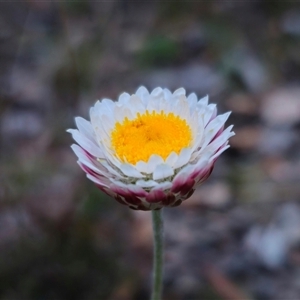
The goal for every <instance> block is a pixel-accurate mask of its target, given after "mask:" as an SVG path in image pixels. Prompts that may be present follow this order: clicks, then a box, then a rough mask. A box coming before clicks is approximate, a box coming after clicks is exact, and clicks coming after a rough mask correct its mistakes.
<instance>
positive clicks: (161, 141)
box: [111, 111, 192, 165]
mask: <svg viewBox="0 0 300 300" xmlns="http://www.w3.org/2000/svg"><path fill="white" fill-rule="evenodd" d="M191 141H192V131H191V128H190V126H189V125H188V124H187V122H186V121H185V120H184V119H181V118H180V117H179V116H177V115H174V114H173V113H168V114H166V113H164V112H163V111H161V112H160V113H157V112H155V111H152V112H151V113H149V112H148V111H146V113H144V114H142V115H141V114H140V113H138V114H137V117H136V118H135V119H133V120H128V118H127V117H126V118H125V119H124V120H123V121H122V123H120V122H118V123H116V125H115V127H114V129H113V130H112V132H111V145H112V147H113V150H114V151H115V153H116V155H117V156H118V157H119V159H120V160H122V161H123V162H126V161H127V162H129V163H131V164H134V165H135V164H136V163H137V162H138V161H140V160H142V161H145V162H147V161H148V160H149V158H150V156H151V155H152V154H157V155H159V156H161V157H162V158H163V159H166V158H167V157H168V156H169V154H170V153H171V152H172V151H174V152H175V153H177V154H179V153H180V151H181V149H182V148H185V147H189V146H190V143H191Z"/></svg>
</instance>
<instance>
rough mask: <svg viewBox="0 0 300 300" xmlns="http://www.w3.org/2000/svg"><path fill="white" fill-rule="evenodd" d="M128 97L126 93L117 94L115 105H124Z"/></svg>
mask: <svg viewBox="0 0 300 300" xmlns="http://www.w3.org/2000/svg"><path fill="white" fill-rule="evenodd" d="M129 99H130V95H129V94H128V93H122V94H121V95H120V96H119V99H118V102H117V105H120V106H121V105H126V104H127V102H128V100H129Z"/></svg>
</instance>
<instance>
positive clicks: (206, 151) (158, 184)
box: [68, 87, 234, 210]
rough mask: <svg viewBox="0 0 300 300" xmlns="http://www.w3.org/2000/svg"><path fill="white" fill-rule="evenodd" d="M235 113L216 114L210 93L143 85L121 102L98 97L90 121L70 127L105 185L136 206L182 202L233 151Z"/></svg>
mask: <svg viewBox="0 0 300 300" xmlns="http://www.w3.org/2000/svg"><path fill="white" fill-rule="evenodd" d="M229 114H230V113H225V114H222V115H218V116H217V109H216V105H215V104H208V97H204V98H202V99H200V100H198V98H197V96H196V95H195V94H191V95H189V96H188V97H186V95H185V90H184V89H183V88H180V89H178V90H176V91H175V92H174V93H171V92H170V91H169V90H168V89H162V88H160V87H158V88H156V89H154V90H153V91H152V92H151V93H149V92H148V90H147V89H146V88H145V87H140V88H139V89H138V90H137V91H136V93H135V94H133V95H129V94H127V93H123V94H122V95H121V96H120V97H119V99H118V101H116V102H114V101H112V100H109V99H103V100H102V101H97V102H96V104H95V105H94V106H93V107H92V108H91V110H90V121H87V120H85V119H83V118H81V117H77V118H75V121H76V125H77V128H78V129H69V130H68V132H70V133H71V134H72V136H73V139H74V140H75V141H76V142H77V143H78V145H77V144H73V145H72V146H71V147H72V149H73V151H74V152H75V154H76V155H77V157H78V164H79V166H80V167H81V168H82V169H83V171H84V172H86V174H87V177H88V178H89V179H90V180H92V181H93V182H94V183H95V184H96V185H97V186H98V188H99V189H100V190H102V191H104V192H105V193H107V194H108V195H110V196H112V197H113V198H115V199H116V200H117V201H119V202H120V203H122V204H125V205H128V206H129V207H130V208H132V209H138V210H152V209H160V208H162V207H164V206H177V205H179V204H181V202H182V201H183V200H185V199H187V198H189V197H190V196H191V195H192V193H193V192H194V190H195V188H196V187H197V186H198V185H199V184H200V183H202V182H203V181H204V180H205V179H207V178H208V177H209V175H210V173H211V171H212V169H213V166H214V163H215V161H216V159H217V158H218V157H219V155H220V154H221V153H222V152H223V151H225V150H226V149H227V148H229V145H228V139H229V138H230V137H231V136H233V135H234V132H232V131H231V129H232V127H233V126H232V125H231V126H229V127H227V128H226V129H224V124H225V122H226V120H227V119H228V116H229Z"/></svg>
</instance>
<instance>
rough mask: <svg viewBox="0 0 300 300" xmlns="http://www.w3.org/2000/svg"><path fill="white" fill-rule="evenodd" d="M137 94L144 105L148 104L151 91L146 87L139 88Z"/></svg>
mask: <svg viewBox="0 0 300 300" xmlns="http://www.w3.org/2000/svg"><path fill="white" fill-rule="evenodd" d="M135 94H136V95H137V96H138V97H139V98H140V99H141V100H142V102H143V103H144V104H146V103H147V102H148V98H149V91H148V90H147V89H146V88H145V87H144V86H141V87H139V88H138V89H137V91H136V92H135Z"/></svg>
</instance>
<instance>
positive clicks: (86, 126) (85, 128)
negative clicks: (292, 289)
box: [75, 117, 94, 139]
mask: <svg viewBox="0 0 300 300" xmlns="http://www.w3.org/2000/svg"><path fill="white" fill-rule="evenodd" d="M75 123H76V126H77V128H78V130H79V132H80V133H81V134H83V135H85V136H87V137H88V138H89V139H94V130H93V127H92V125H91V122H89V121H87V120H86V119H84V118H81V117H76V118H75Z"/></svg>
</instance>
